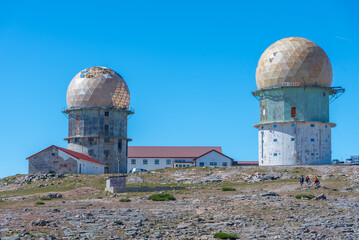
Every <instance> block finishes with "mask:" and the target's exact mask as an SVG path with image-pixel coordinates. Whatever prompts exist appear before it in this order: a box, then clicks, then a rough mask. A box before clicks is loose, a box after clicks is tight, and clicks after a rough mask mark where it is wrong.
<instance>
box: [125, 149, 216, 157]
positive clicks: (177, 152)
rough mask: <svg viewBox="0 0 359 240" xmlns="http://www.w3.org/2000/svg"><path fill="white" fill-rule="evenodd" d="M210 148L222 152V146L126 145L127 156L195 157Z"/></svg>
mask: <svg viewBox="0 0 359 240" xmlns="http://www.w3.org/2000/svg"><path fill="white" fill-rule="evenodd" d="M211 150H216V151H218V152H220V153H222V147H157V146H156V147H151V146H146V147H139V146H132V147H128V158H196V157H199V156H201V155H203V154H205V153H207V152H209V151H211Z"/></svg>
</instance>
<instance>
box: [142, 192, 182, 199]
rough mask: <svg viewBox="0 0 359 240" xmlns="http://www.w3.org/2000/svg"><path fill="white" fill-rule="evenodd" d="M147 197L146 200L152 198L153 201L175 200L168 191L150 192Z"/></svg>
mask: <svg viewBox="0 0 359 240" xmlns="http://www.w3.org/2000/svg"><path fill="white" fill-rule="evenodd" d="M147 199H148V200H153V201H171V200H176V198H175V197H174V196H173V195H172V194H170V193H155V194H152V195H151V196H149V197H148V198H147Z"/></svg>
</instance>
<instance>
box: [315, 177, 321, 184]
mask: <svg viewBox="0 0 359 240" xmlns="http://www.w3.org/2000/svg"><path fill="white" fill-rule="evenodd" d="M319 184H320V182H319V180H318V177H315V179H314V185H315V186H319Z"/></svg>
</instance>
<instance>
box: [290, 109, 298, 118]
mask: <svg viewBox="0 0 359 240" xmlns="http://www.w3.org/2000/svg"><path fill="white" fill-rule="evenodd" d="M296 111H297V110H296V108H295V107H292V108H291V111H290V114H291V117H292V118H295V116H296V114H297V112H296Z"/></svg>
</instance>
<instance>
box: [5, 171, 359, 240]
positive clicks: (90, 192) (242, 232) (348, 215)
mask: <svg viewBox="0 0 359 240" xmlns="http://www.w3.org/2000/svg"><path fill="white" fill-rule="evenodd" d="M358 173H359V166H305V167H265V168H263V167H261V168H258V167H233V168H224V169H219V168H217V169H210V168H183V169H167V170H157V171H151V172H146V173H138V174H132V175H130V176H129V177H128V179H127V180H128V181H127V183H128V185H129V186H182V187H186V188H185V189H184V190H180V191H171V193H172V194H173V195H174V196H175V197H176V200H175V201H165V202H156V201H152V200H147V198H148V196H150V195H151V194H152V193H122V194H118V195H116V194H115V195H113V194H109V193H105V192H104V191H103V190H104V188H105V178H106V176H105V175H95V176H94V175H55V174H47V175H37V176H36V175H33V176H28V175H16V176H12V177H7V178H4V179H0V199H1V200H0V219H1V220H0V238H1V239H41V238H42V239H212V238H213V236H214V234H215V233H218V232H226V233H234V234H236V235H238V237H239V238H240V239H359V175H358ZM301 174H303V175H309V177H311V179H314V177H315V176H319V179H320V181H321V187H319V188H315V187H314V186H313V185H312V184H311V185H309V186H303V187H300V185H299V183H298V177H299V176H300V175H301ZM223 187H231V188H234V189H235V190H236V191H222V188H223ZM299 194H308V195H313V196H315V198H313V199H307V198H300V199H296V198H295V196H297V195H299ZM124 197H127V198H129V199H130V200H131V201H130V202H120V199H122V198H124Z"/></svg>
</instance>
